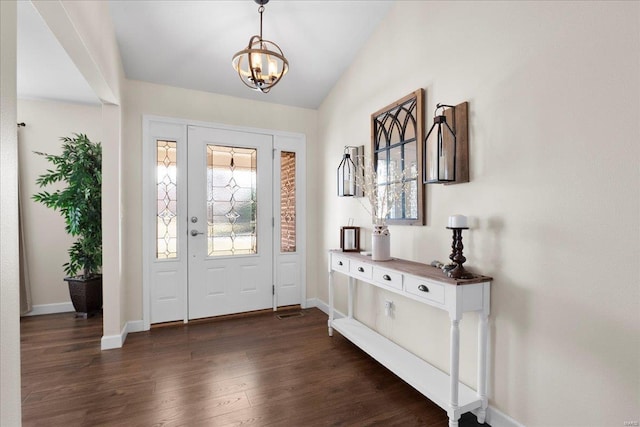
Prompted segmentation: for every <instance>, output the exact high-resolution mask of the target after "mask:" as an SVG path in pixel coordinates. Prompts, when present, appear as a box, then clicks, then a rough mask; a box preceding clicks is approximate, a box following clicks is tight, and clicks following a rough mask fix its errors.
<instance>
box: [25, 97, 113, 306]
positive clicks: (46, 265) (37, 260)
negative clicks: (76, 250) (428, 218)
mask: <svg viewBox="0 0 640 427" xmlns="http://www.w3.org/2000/svg"><path fill="white" fill-rule="evenodd" d="M18 121H19V122H25V123H26V125H27V126H26V127H23V128H21V129H20V131H19V143H18V158H19V165H20V167H19V172H20V195H21V198H22V209H23V214H22V217H23V221H24V233H25V236H24V237H25V246H26V248H27V251H26V254H27V262H28V267H29V278H30V281H31V296H32V299H33V304H34V305H42V304H56V303H64V302H69V301H70V299H69V290H68V287H67V284H66V283H65V282H64V281H63V280H62V279H63V278H64V277H66V274H65V273H64V269H63V267H62V264H64V263H66V262H68V261H69V257H68V255H67V250H68V249H69V247H70V246H71V244H72V243H73V241H74V239H73V238H72V237H71V236H69V235H68V234H67V233H66V232H65V229H64V227H65V224H64V219H63V218H62V216H61V215H60V212H57V211H54V210H52V209H50V208H47V207H45V206H44V205H43V204H41V203H36V202H34V201H33V200H31V196H33V195H34V194H35V193H37V192H40V191H42V189H40V188H39V187H38V186H37V185H36V179H37V178H38V176H39V175H41V174H42V173H44V172H45V171H46V170H47V169H50V168H51V167H52V166H51V164H50V163H49V162H47V160H46V159H45V158H44V157H42V156H38V155H36V154H34V153H33V152H34V151H39V152H45V153H49V154H60V152H61V151H62V149H61V144H62V142H61V141H60V137H63V136H68V137H71V136H73V135H72V134H73V133H84V134H86V135H87V136H88V137H89V139H91V140H92V141H94V142H98V141H100V135H101V132H102V114H101V108H100V106H92V105H82V104H69V103H62V102H53V101H39V100H27V99H19V100H18ZM61 187H62V185H52V186H49V187H47V188H46V190H47V191H52V190H53V189H56V188H61Z"/></svg>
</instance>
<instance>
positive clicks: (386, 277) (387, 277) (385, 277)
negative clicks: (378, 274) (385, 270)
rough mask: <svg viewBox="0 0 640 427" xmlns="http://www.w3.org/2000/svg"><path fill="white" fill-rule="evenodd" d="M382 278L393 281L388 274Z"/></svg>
mask: <svg viewBox="0 0 640 427" xmlns="http://www.w3.org/2000/svg"><path fill="white" fill-rule="evenodd" d="M382 278H383V279H384V280H391V277H389V275H388V274H385V275H384V276H382Z"/></svg>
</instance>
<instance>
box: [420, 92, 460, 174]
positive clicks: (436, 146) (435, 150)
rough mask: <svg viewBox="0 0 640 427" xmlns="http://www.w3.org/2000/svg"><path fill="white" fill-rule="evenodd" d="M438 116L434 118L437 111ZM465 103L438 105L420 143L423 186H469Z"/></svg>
mask: <svg viewBox="0 0 640 427" xmlns="http://www.w3.org/2000/svg"><path fill="white" fill-rule="evenodd" d="M440 109H442V112H441V113H440V114H438V110H440ZM468 123H469V103H468V102H463V103H462V104H458V105H455V106H454V105H446V104H438V105H437V106H436V109H435V112H434V117H433V125H432V126H431V129H429V133H428V134H427V137H426V138H425V139H424V144H423V150H422V163H423V167H422V181H423V182H424V183H425V184H461V183H463V182H469V143H468V141H469V124H468Z"/></svg>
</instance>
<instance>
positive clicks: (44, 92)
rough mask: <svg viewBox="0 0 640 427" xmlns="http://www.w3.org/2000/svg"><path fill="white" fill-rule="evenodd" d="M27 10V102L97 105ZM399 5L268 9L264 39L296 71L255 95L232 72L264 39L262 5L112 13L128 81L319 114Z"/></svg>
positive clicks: (158, 4) (296, 4)
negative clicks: (235, 60) (255, 39)
mask: <svg viewBox="0 0 640 427" xmlns="http://www.w3.org/2000/svg"><path fill="white" fill-rule="evenodd" d="M19 3H21V4H19V8H18V9H19V10H18V49H19V53H18V76H19V77H18V92H19V93H18V94H19V96H28V97H33V98H38V97H40V98H50V99H60V100H69V101H72V102H92V100H93V102H97V99H96V98H95V95H93V94H92V93H91V92H90V88H88V85H87V84H86V82H84V81H81V82H75V83H73V81H75V80H77V78H78V76H80V74H79V73H78V72H77V70H75V73H74V70H70V69H69V66H70V65H71V66H72V64H71V61H70V60H69V58H68V57H66V54H65V53H64V50H63V49H62V48H61V47H60V46H59V45H58V46H57V47H56V46H54V45H55V44H56V42H55V38H53V36H52V35H51V34H50V33H48V29H47V28H46V25H45V24H44V22H43V21H42V19H41V18H40V17H39V16H38V14H37V11H35V9H34V8H33V6H32V5H31V4H30V2H28V1H22V2H19ZM392 3H393V1H392V0H388V1H369V2H365V1H359V0H351V1H337V0H336V1H312V0H308V1H307V0H301V1H297V0H272V1H271V2H269V3H268V4H267V5H266V6H265V12H264V17H263V20H264V24H263V26H264V28H263V35H264V38H266V39H269V40H272V41H274V42H276V43H278V45H280V47H281V48H282V50H283V52H284V54H285V56H286V57H287V59H288V60H289V63H290V70H289V73H288V74H287V75H286V76H285V77H284V78H283V80H282V81H281V82H280V83H279V84H278V85H277V86H276V87H274V88H273V90H272V91H271V92H270V93H268V94H262V93H258V92H255V91H251V90H250V89H248V88H247V87H246V86H244V85H243V84H242V82H241V81H240V80H239V78H238V75H237V74H236V73H235V71H234V70H233V68H232V67H231V58H232V56H233V54H234V53H235V52H237V51H239V50H241V49H244V48H245V47H246V45H247V44H248V42H249V38H250V37H251V36H252V35H254V34H258V32H259V15H258V5H257V4H256V3H255V2H254V1H251V0H232V1H121V0H111V1H110V2H109V6H110V11H111V19H113V22H114V28H115V32H116V37H117V40H118V45H119V47H120V53H121V56H122V62H123V66H124V71H125V75H126V77H127V78H129V79H133V80H142V81H147V82H152V83H158V84H164V85H169V86H176V87H181V88H187V89H195V90H201V91H207V92H213V93H218V94H224V95H230V96H237V97H241V98H247V99H255V100H261V101H266V102H272V103H278V104H284V105H291V106H297V107H304V108H312V109H315V108H317V107H318V106H319V105H320V104H321V102H322V101H323V100H324V98H325V97H326V95H327V94H328V93H329V91H330V90H331V88H332V87H333V86H334V85H335V83H336V82H337V80H338V79H339V78H340V76H341V75H342V73H343V72H344V71H345V70H346V69H347V67H348V66H349V65H350V64H351V62H352V60H353V58H354V57H355V56H356V55H357V53H358V50H359V49H360V48H361V47H362V45H363V44H364V43H365V42H366V40H367V39H368V38H369V37H370V35H371V34H372V32H373V31H374V29H375V28H376V26H377V25H378V24H379V23H380V21H381V20H382V19H383V18H384V16H385V15H386V14H387V12H388V11H389V8H390V6H391V5H392ZM72 68H74V67H72ZM80 79H81V76H80ZM81 80H82V79H81ZM62 82H65V83H64V84H62ZM87 91H88V92H89V93H87Z"/></svg>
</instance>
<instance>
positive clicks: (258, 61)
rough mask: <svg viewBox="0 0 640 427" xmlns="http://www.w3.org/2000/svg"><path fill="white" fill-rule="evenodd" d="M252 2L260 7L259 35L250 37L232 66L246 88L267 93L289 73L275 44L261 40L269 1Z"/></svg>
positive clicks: (285, 59)
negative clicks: (265, 10)
mask: <svg viewBox="0 0 640 427" xmlns="http://www.w3.org/2000/svg"><path fill="white" fill-rule="evenodd" d="M254 1H255V2H256V3H258V4H259V5H260V7H258V13H260V35H258V36H253V37H251V39H249V44H248V45H247V48H246V49H243V50H241V51H239V52H238V53H236V54H235V55H233V61H232V65H233V68H234V69H235V70H236V71H237V72H238V76H239V77H240V80H242V83H244V84H245V85H246V86H247V87H249V88H251V89H254V90H257V91H260V92H262V93H268V92H269V91H270V90H271V88H272V87H273V86H275V85H277V84H278V82H279V81H280V80H281V79H282V77H283V76H284V75H285V74H286V73H287V71H289V61H287V58H285V57H284V53H282V49H280V47H279V46H278V45H277V44H275V43H274V42H272V41H270V40H265V39H263V38H262V12H264V5H265V4H267V3H269V0H254Z"/></svg>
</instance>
